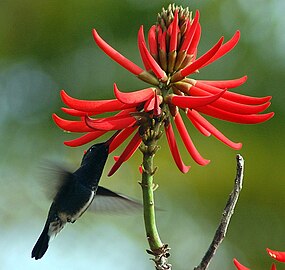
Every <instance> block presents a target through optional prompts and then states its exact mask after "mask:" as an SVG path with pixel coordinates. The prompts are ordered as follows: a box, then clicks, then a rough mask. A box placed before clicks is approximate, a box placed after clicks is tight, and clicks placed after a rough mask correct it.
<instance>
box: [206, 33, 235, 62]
mask: <svg viewBox="0 0 285 270" xmlns="http://www.w3.org/2000/svg"><path fill="white" fill-rule="evenodd" d="M239 38H240V31H239V30H237V31H236V32H235V34H234V35H233V37H232V38H231V39H230V40H229V41H228V42H226V43H225V44H223V45H222V46H221V48H220V49H219V51H218V52H217V53H216V54H215V55H214V57H213V58H212V59H210V61H208V62H207V63H205V64H204V65H203V67H205V66H207V65H209V64H211V63H212V62H214V61H216V60H218V59H219V58H221V57H222V56H224V55H225V54H227V53H228V52H229V51H231V50H232V49H233V48H234V47H235V46H236V45H237V43H238V41H239Z"/></svg>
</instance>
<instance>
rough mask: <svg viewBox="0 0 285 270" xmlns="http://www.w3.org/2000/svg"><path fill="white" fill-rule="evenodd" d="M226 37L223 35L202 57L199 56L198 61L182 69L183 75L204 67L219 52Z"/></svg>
mask: <svg viewBox="0 0 285 270" xmlns="http://www.w3.org/2000/svg"><path fill="white" fill-rule="evenodd" d="M223 40H224V38H223V37H221V38H220V40H219V41H218V42H217V43H216V44H215V45H214V46H213V47H212V48H211V49H210V50H209V51H207V52H206V53H205V54H203V55H202V56H201V57H199V58H198V59H197V60H196V61H194V62H193V63H192V64H190V65H189V66H187V67H186V68H184V69H182V70H181V75H182V76H183V77H186V76H188V75H189V74H191V73H193V72H195V71H196V70H197V69H199V68H200V67H202V66H203V65H204V64H205V63H207V62H208V61H209V60H210V59H212V57H214V55H215V54H216V53H217V52H218V50H219V49H220V47H221V45H222V43H223Z"/></svg>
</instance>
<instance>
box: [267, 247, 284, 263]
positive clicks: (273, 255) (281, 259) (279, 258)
mask: <svg viewBox="0 0 285 270" xmlns="http://www.w3.org/2000/svg"><path fill="white" fill-rule="evenodd" d="M266 251H267V253H268V254H269V256H271V258H273V259H275V260H276V261H279V262H285V252H282V251H276V250H272V249H269V248H267V249H266Z"/></svg>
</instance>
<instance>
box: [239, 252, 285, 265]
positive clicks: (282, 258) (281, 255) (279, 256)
mask: <svg viewBox="0 0 285 270" xmlns="http://www.w3.org/2000/svg"><path fill="white" fill-rule="evenodd" d="M266 251H267V253H268V254H269V256H271V257H272V258H273V259H275V260H276V261H278V262H285V252H281V251H276V250H271V249H269V248H267V249H266ZM234 264H235V266H236V268H237V270H250V269H249V268H247V267H245V266H244V265H242V264H241V263H240V262H238V260H237V259H234ZM271 270H276V265H275V264H274V263H273V264H272V266H271Z"/></svg>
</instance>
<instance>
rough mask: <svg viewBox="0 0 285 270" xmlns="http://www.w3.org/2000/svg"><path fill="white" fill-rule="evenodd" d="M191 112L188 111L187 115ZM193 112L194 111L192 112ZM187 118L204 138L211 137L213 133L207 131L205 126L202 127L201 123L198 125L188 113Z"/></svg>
mask: <svg viewBox="0 0 285 270" xmlns="http://www.w3.org/2000/svg"><path fill="white" fill-rule="evenodd" d="M188 111H189V110H187V111H186V113H187V112H188ZM191 111H193V110H191ZM187 117H188V119H189V120H190V121H191V123H192V124H193V126H194V127H195V128H196V129H197V130H198V131H199V132H200V133H201V134H203V135H204V136H206V137H209V136H211V132H209V131H208V130H207V129H205V128H204V127H203V126H201V124H200V123H198V122H197V121H196V120H195V119H194V118H193V117H189V115H188V113H187Z"/></svg>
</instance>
